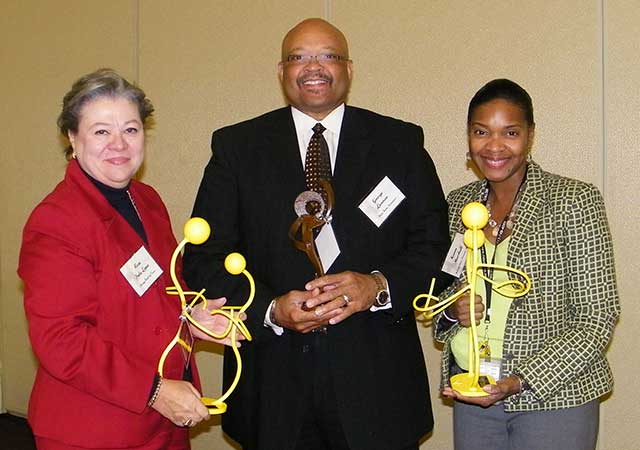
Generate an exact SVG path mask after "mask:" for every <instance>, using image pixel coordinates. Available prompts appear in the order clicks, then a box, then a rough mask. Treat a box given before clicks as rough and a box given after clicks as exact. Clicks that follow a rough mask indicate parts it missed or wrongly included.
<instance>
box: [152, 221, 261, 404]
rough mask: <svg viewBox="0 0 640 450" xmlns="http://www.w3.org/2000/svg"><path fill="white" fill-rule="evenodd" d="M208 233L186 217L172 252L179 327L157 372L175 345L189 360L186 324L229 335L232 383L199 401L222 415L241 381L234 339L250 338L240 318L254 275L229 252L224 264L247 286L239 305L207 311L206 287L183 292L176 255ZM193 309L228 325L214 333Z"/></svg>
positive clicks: (220, 337) (208, 332)
mask: <svg viewBox="0 0 640 450" xmlns="http://www.w3.org/2000/svg"><path fill="white" fill-rule="evenodd" d="M210 233H211V228H210V227H209V224H208V223H207V221H206V220H204V219H201V218H199V217H194V218H192V219H189V220H188V221H187V223H186V224H185V226H184V236H185V237H184V239H183V240H182V242H180V243H179V244H178V246H177V247H176V249H175V250H174V252H173V255H172V257H171V280H172V281H173V286H170V287H167V293H168V294H171V295H177V296H179V297H180V303H181V305H182V312H181V314H180V326H179V327H178V331H177V332H176V334H175V337H174V338H173V339H172V340H171V342H170V343H169V345H167V347H166V348H165V350H164V352H163V353H162V356H161V357H160V361H159V363H158V373H159V374H160V376H162V373H163V366H164V361H165V359H166V358H167V355H168V354H169V352H170V351H171V350H172V349H173V347H175V346H176V345H180V348H181V349H182V350H183V353H184V354H185V359H186V361H187V363H188V358H189V356H190V355H191V352H192V342H191V341H192V340H193V339H186V338H185V337H184V335H185V333H190V332H189V325H191V326H193V327H195V328H197V329H198V330H199V331H201V332H202V333H204V334H206V335H207V336H210V337H212V338H213V339H216V340H223V339H225V338H229V340H230V344H231V348H232V349H233V352H234V354H235V356H236V362H237V369H236V376H235V378H234V380H233V383H231V385H230V386H229V388H228V389H227V391H226V392H225V393H224V394H223V395H222V396H221V397H219V398H217V399H216V398H210V397H203V398H202V402H203V403H204V405H205V406H206V407H207V408H208V409H209V413H210V414H222V413H224V412H225V411H226V410H227V405H226V403H225V402H224V401H225V400H226V399H227V397H229V395H231V393H232V392H233V390H234V389H235V388H236V385H237V384H238V381H239V380H240V374H241V373H242V360H241V358H240V352H239V351H238V348H237V340H238V333H240V334H241V335H242V336H244V338H246V339H247V340H249V341H250V340H251V333H250V332H249V330H248V329H247V327H246V326H245V324H244V322H243V321H242V316H243V315H244V312H245V311H246V310H247V308H248V307H249V306H250V305H251V302H252V301H253V297H254V295H255V283H254V281H253V277H252V276H251V274H249V272H247V271H246V270H245V267H246V261H245V259H244V257H243V256H242V255H241V254H240V253H231V254H229V255H228V256H227V257H226V259H225V261H224V266H225V268H226V269H227V272H229V273H230V274H232V275H240V274H244V275H245V276H246V277H247V279H248V281H249V286H250V292H249V298H248V299H247V301H246V302H245V303H244V304H243V305H242V306H223V307H222V308H219V309H213V310H208V308H207V302H208V300H207V299H206V298H205V297H204V292H205V290H204V289H202V290H201V291H200V292H192V291H186V292H185V291H184V290H183V289H182V286H181V285H180V282H179V280H178V277H177V276H176V267H175V265H176V260H177V258H178V255H179V254H180V252H181V251H182V249H183V248H184V246H185V245H186V244H187V243H190V244H193V245H200V244H202V243H204V242H205V241H206V240H207V239H209V235H210ZM187 296H189V297H191V300H190V301H187ZM195 308H202V309H203V310H205V311H208V312H209V314H211V315H222V316H224V317H226V318H227V326H226V329H225V330H224V331H223V332H221V333H215V332H214V331H212V330H210V329H208V328H206V327H204V326H203V325H202V324H200V323H199V322H198V321H197V320H196V319H195V318H194V317H193V314H192V312H193V311H195Z"/></svg>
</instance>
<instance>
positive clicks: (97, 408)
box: [18, 161, 197, 448]
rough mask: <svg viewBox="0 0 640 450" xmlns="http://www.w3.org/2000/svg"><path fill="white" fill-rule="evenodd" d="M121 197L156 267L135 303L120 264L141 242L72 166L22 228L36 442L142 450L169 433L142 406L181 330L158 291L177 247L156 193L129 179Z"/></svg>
mask: <svg viewBox="0 0 640 450" xmlns="http://www.w3.org/2000/svg"><path fill="white" fill-rule="evenodd" d="M129 192H130V194H131V195H132V197H133V199H134V201H135V204H136V207H137V209H138V211H139V214H140V216H141V219H142V223H143V225H144V228H145V232H146V234H147V239H148V245H145V246H146V248H147V250H148V251H149V253H150V254H151V255H152V257H153V259H154V260H155V261H156V262H157V263H158V265H159V266H160V267H161V268H162V270H163V274H162V275H161V276H160V278H158V280H156V281H155V283H154V284H153V285H152V286H151V287H150V288H149V289H148V290H147V291H146V292H145V293H144V295H142V297H139V296H138V294H136V292H135V291H134V290H133V288H131V286H130V285H129V283H128V282H127V281H126V280H125V278H124V276H123V275H122V274H121V273H120V267H121V266H122V265H123V264H124V263H125V262H126V261H127V260H128V259H129V258H130V257H131V256H132V255H133V253H134V252H136V251H137V250H138V249H139V248H140V247H141V246H142V245H144V243H143V241H142V239H141V238H140V237H139V236H138V235H137V234H136V232H135V231H134V230H133V228H132V227H131V226H130V225H129V224H128V223H127V222H126V221H125V219H124V218H123V217H122V216H121V215H120V214H119V213H118V212H117V211H116V210H115V209H114V208H113V207H112V206H111V205H110V204H109V203H108V201H107V200H106V199H105V198H104V196H103V195H102V194H101V193H100V192H99V191H98V190H97V188H96V187H95V186H94V185H93V183H92V182H91V181H90V180H89V179H88V178H87V176H86V175H85V174H84V173H83V172H82V171H81V169H80V167H79V166H78V164H77V162H76V161H71V162H70V163H69V165H68V167H67V171H66V175H65V178H64V180H63V181H62V182H60V184H58V186H57V187H56V188H55V189H54V190H53V192H52V193H50V194H49V195H48V196H47V197H46V198H45V199H44V200H43V201H42V203H40V204H39V205H38V206H37V207H36V209H35V210H34V211H33V213H32V214H31V217H30V218H29V220H28V221H27V224H26V225H25V228H24V232H23V240H22V248H21V251H20V261H19V266H18V273H19V275H20V277H21V278H22V279H23V280H24V285H25V294H24V302H25V311H26V314H27V319H28V322H29V336H30V339H31V345H32V347H33V351H34V352H35V354H36V356H37V358H38V360H39V362H40V367H39V368H38V372H37V375H36V380H35V384H34V386H33V391H32V393H31V399H30V402H29V422H30V423H31V426H32V428H33V431H34V434H35V435H36V436H41V437H45V438H49V439H54V440H57V441H60V442H65V443H68V444H71V445H75V446H79V447H109V448H115V447H129V446H139V445H143V444H144V443H145V442H147V441H148V440H149V439H151V438H152V437H153V436H155V435H157V434H158V433H161V432H163V431H168V430H171V429H173V427H174V425H173V424H172V423H171V422H170V421H169V420H168V419H165V418H164V417H162V416H161V415H160V414H158V413H157V412H156V411H155V410H153V409H152V408H149V407H147V406H146V405H147V401H148V400H149V394H150V391H151V387H152V384H153V378H154V374H155V373H156V369H157V364H158V359H159V358H160V355H161V354H162V351H163V350H164V348H165V346H166V345H167V343H168V342H170V341H171V339H172V337H173V336H174V335H175V333H176V331H177V329H178V326H179V320H178V316H179V313H180V302H179V300H178V298H177V297H175V296H168V295H166V294H165V287H166V286H169V285H170V284H172V283H171V278H170V274H169V263H170V259H171V254H172V252H173V250H174V248H175V246H176V241H175V238H174V235H173V232H172V230H171V223H170V220H169V215H168V214H167V210H166V208H165V206H164V204H163V203H162V200H161V199H160V197H159V196H158V194H157V192H155V191H154V190H153V189H152V188H151V187H149V186H147V185H145V184H142V183H139V182H136V181H132V182H131V185H130V188H129ZM183 368H184V362H183V357H182V354H181V352H180V350H178V349H174V350H173V351H172V352H171V354H170V356H169V358H168V359H167V362H166V365H165V373H164V374H165V377H167V378H173V379H181V378H182V373H183ZM194 369H195V367H194ZM194 372H195V370H194ZM195 375H196V379H197V374H195Z"/></svg>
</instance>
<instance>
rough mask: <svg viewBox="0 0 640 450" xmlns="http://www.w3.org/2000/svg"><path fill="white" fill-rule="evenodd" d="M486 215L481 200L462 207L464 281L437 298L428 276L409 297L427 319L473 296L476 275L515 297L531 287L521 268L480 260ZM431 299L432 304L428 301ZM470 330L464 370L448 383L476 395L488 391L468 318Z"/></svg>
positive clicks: (475, 335)
mask: <svg viewBox="0 0 640 450" xmlns="http://www.w3.org/2000/svg"><path fill="white" fill-rule="evenodd" d="M488 219H489V213H488V211H487V209H486V207H485V206H484V205H483V204H482V203H478V202H472V203H469V204H467V205H466V206H465V207H464V208H463V210H462V222H463V223H464V225H465V227H467V231H466V232H465V234H464V243H465V246H466V247H467V249H468V251H467V258H466V267H465V269H466V274H467V282H468V284H467V285H466V286H464V287H463V288H461V289H459V290H457V291H455V292H454V293H452V294H451V295H450V296H448V297H447V298H444V299H442V300H439V299H438V297H436V296H435V295H433V288H434V284H435V279H433V280H431V286H430V288H429V292H428V293H427V294H419V295H417V296H416V297H415V298H414V299H413V307H414V308H415V310H416V311H418V312H422V313H423V314H424V316H425V317H426V318H428V319H430V318H432V317H433V316H435V315H436V314H439V313H440V312H442V311H444V310H445V309H446V308H448V307H449V306H450V305H452V304H453V303H455V302H456V301H457V300H459V299H460V298H462V297H463V296H464V295H465V294H466V293H467V292H468V293H469V298H475V294H476V282H477V279H478V278H480V279H482V280H485V281H487V282H488V283H489V284H490V285H491V289H492V290H494V291H496V292H498V293H499V294H501V295H503V296H504V297H510V298H516V297H522V296H523V295H526V294H527V293H528V292H529V290H530V289H531V279H530V278H529V277H528V276H527V274H526V273H524V272H523V271H521V270H518V269H515V268H513V267H509V266H501V265H497V264H483V263H480V257H479V248H480V247H482V246H483V245H484V241H485V236H484V233H483V231H482V229H483V228H484V226H485V225H486V224H487V221H488ZM483 268H491V269H493V270H499V271H504V272H507V273H510V274H514V275H517V276H518V277H520V278H521V279H522V280H524V281H522V280H520V279H509V280H507V281H502V282H496V281H494V280H492V279H491V278H489V277H487V276H485V275H484V274H483V271H482V269H483ZM423 299H426V303H425V304H424V306H419V305H418V303H421V301H422V300H423ZM431 302H434V303H433V304H430V303H431ZM469 313H470V317H475V302H473V301H470V302H469ZM470 328H471V332H470V333H469V360H468V367H469V372H468V373H461V374H458V375H454V376H453V377H451V387H452V388H453V389H454V390H456V391H458V392H460V393H461V394H463V395H466V396H470V397H480V396H485V395H488V394H487V393H486V392H485V391H484V390H483V389H482V387H481V386H480V385H479V383H478V378H479V376H480V351H479V348H478V330H477V327H476V323H475V321H474V320H472V321H471V327H470ZM486 377H487V379H488V381H489V383H493V384H495V380H493V378H491V377H490V376H488V375H487V376H486Z"/></svg>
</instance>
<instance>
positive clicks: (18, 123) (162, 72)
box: [0, 0, 640, 450]
mask: <svg viewBox="0 0 640 450" xmlns="http://www.w3.org/2000/svg"><path fill="white" fill-rule="evenodd" d="M0 12H1V14H0V46H1V47H0V50H1V51H0V58H1V60H0V67H2V68H3V76H2V80H3V83H0V89H1V91H0V94H2V97H1V98H2V99H3V102H2V103H3V107H2V108H1V109H0V120H1V121H0V123H2V124H3V126H2V127H1V128H0V133H1V134H0V136H1V138H2V139H0V145H1V146H2V151H1V152H0V154H1V155H2V160H1V161H2V167H3V169H4V172H5V175H4V177H3V178H2V181H1V183H2V191H1V193H0V198H1V199H2V205H3V206H4V210H3V212H4V214H2V216H1V219H0V220H2V235H1V237H0V276H1V279H0V280H1V282H0V294H1V296H0V333H1V334H0V363H1V364H0V371H1V372H0V375H1V376H0V381H1V382H0V384H1V388H2V397H3V398H2V400H3V403H2V406H3V407H4V408H6V409H8V410H10V411H12V412H15V413H22V414H24V413H25V411H26V407H27V401H28V395H29V390H30V386H31V382H32V380H33V373H34V360H33V357H32V355H31V353H30V350H29V344H28V339H27V336H26V326H25V321H24V317H23V310H22V303H21V288H20V282H19V280H18V278H17V276H16V274H15V268H16V262H17V254H18V249H19V243H20V230H21V228H22V226H23V224H24V221H25V220H26V217H27V215H28V213H29V212H30V210H31V209H32V208H33V207H34V206H35V204H36V203H37V202H38V201H39V200H40V199H41V198H42V197H43V196H44V195H45V194H46V193H47V192H48V191H50V190H51V189H52V187H53V186H54V184H55V183H56V182H57V181H58V180H59V179H60V178H61V176H62V173H63V168H64V161H63V159H62V157H61V154H60V151H61V146H60V143H59V140H58V137H57V135H56V130H55V118H56V116H57V113H58V110H59V105H60V102H61V97H62V95H63V94H64V93H65V92H66V90H67V89H68V87H69V85H70V83H71V82H72V81H73V80H74V79H75V78H77V77H78V76H80V75H81V74H83V73H85V72H87V71H89V70H92V69H94V68H97V67H100V66H112V67H115V68H116V69H118V70H120V71H121V72H122V73H123V74H124V75H125V76H128V77H131V78H133V79H137V80H138V81H139V83H140V84H141V86H142V87H143V88H144V89H145V90H146V91H147V93H148V94H149V96H150V97H151V98H152V100H153V101H154V103H155V106H156V107H157V115H156V122H157V126H156V128H155V129H154V130H152V131H151V133H150V134H149V140H148V155H147V162H146V165H145V170H144V172H143V174H142V178H143V180H144V181H146V182H148V183H150V184H152V185H154V186H155V187H156V188H157V189H158V190H159V191H160V193H161V195H162V196H163V198H164V199H165V202H166V203H167V206H168V208H169V211H170V212H171V215H172V219H173V222H174V227H175V229H176V230H177V232H178V233H180V229H181V228H182V223H183V222H184V221H185V220H186V219H187V218H188V216H189V212H190V210H191V205H192V202H193V198H194V195H195V192H196V189H197V186H198V183H199V181H200V177H201V174H202V168H203V166H204V164H205V162H206V161H207V159H208V156H209V149H208V145H209V139H210V132H211V131H212V130H213V129H215V128H218V127H220V126H223V125H225V124H229V123H233V122H236V121H239V120H242V119H245V118H249V117H252V116H254V115H256V114H259V113H261V112H263V111H266V110H269V109H273V108H275V107H278V106H280V105H281V104H282V97H281V94H280V91H279V88H278V84H277V77H276V63H277V60H278V57H279V42H280V39H281V37H282V35H283V34H284V32H286V30H287V29H288V28H290V27H291V26H292V25H293V24H295V23H296V22H297V21H298V20H300V19H301V18H304V17H307V16H320V17H325V18H328V19H330V20H332V21H334V22H335V23H336V25H338V26H339V27H340V28H342V29H343V30H344V31H345V33H346V34H347V37H348V38H349V40H350V44H351V54H352V57H353V59H354V64H355V79H354V85H353V90H352V95H351V99H350V101H351V103H352V104H356V105H359V106H364V107H368V108H372V109H375V110H377V111H379V112H382V113H385V114H389V115H393V116H397V117H400V118H404V119H406V120H410V121H413V122H416V123H418V124H420V125H422V126H423V127H424V129H425V135H426V146H427V147H428V149H429V150H430V152H431V154H432V156H433V158H434V160H435V161H436V164H437V166H438V168H439V172H440V175H441V178H442V181H443V184H444V187H445V190H446V191H449V190H451V189H452V188H454V187H456V186H459V185H461V184H463V183H465V182H467V181H469V180H471V179H472V174H471V173H470V172H468V171H466V170H465V165H464V153H465V152H466V143H465V136H464V128H465V116H466V106H467V104H468V101H469V99H470V97H471V96H472V95H473V93H474V92H475V91H476V90H477V89H478V88H479V87H480V86H481V85H482V84H483V83H484V82H486V81H488V80H489V79H492V78H496V77H509V78H512V79H514V80H516V81H518V82H519V83H521V84H522V85H524V86H525V87H526V88H527V89H528V91H529V92H530V94H531V95H532V97H533V100H534V106H535V108H536V122H537V137H536V145H535V149H534V152H535V153H534V155H535V157H536V159H537V160H538V161H539V162H540V163H541V164H542V165H543V166H544V167H546V168H547V169H550V170H552V171H555V172H559V173H562V174H565V175H569V176H573V177H578V178H581V179H584V180H587V181H590V182H593V183H595V184H596V185H597V186H599V187H600V188H601V189H602V190H603V192H604V195H605V198H606V201H607V206H608V213H609V220H610V223H611V227H612V231H613V234H614V239H615V244H616V257H617V258H616V259H617V262H618V274H619V283H620V291H621V295H622V302H623V308H624V310H623V318H622V320H621V322H620V324H619V325H618V327H617V329H616V332H615V336H614V341H613V344H612V346H611V349H610V351H609V356H610V360H611V362H612V365H613V369H614V373H615V376H616V382H617V385H616V392H615V393H614V394H613V395H612V396H611V398H609V399H608V400H607V401H605V402H604V404H603V409H602V420H601V422H602V425H601V434H600V446H599V448H600V450H632V449H635V448H639V446H638V444H637V443H636V441H637V439H636V433H634V432H633V430H634V426H637V425H636V424H637V423H638V422H639V421H640V406H638V403H639V402H640V395H639V394H638V392H637V390H634V389H633V387H635V383H634V381H635V377H634V376H633V375H634V371H638V370H640V367H639V365H638V358H637V356H636V354H637V349H636V346H635V345H634V344H635V341H634V339H633V338H634V334H633V332H634V326H633V322H634V320H639V319H640V306H637V305H638V303H637V302H633V301H628V300H633V299H634V295H633V293H634V292H633V284H632V283H633V275H632V274H633V273H636V271H637V270H638V269H640V267H638V262H637V260H636V259H634V256H636V254H637V253H638V251H640V244H639V243H638V241H637V238H636V234H637V231H638V225H637V224H638V219H639V217H638V216H639V213H638V211H639V210H640V204H639V202H638V194H637V192H638V191H639V190H640V182H638V181H637V174H638V173H640V167H639V165H640V158H639V157H638V151H637V150H638V142H640V132H639V131H638V127H637V126H636V124H637V122H638V118H639V117H638V111H639V110H640V100H639V96H638V89H637V86H638V85H639V84H640V66H639V65H638V64H637V57H636V55H637V49H638V48H640V37H639V36H640V34H639V33H638V23H640V3H638V2H637V0H626V1H625V0H615V1H613V0H612V1H590V2H585V1H584V0H567V1H548V0H530V1H527V2H524V1H513V0H512V1H503V2H493V1H461V0H457V1H453V0H430V1H428V2H427V1H424V0H402V1H400V2H383V1H378V2H372V1H365V0H349V1H346V0H324V1H322V0H305V1H269V2H267V1H251V0H241V1H233V2H232V1H222V0H216V1H214V0H199V1H189V2H174V1H171V0H138V1H135V0H113V1H110V2H108V6H107V7H105V4H104V3H98V2H86V1H80V0H67V1H65V2H53V1H49V2H47V1H44V0H42V1H37V0H4V1H3V5H2V10H1V11H0ZM634 238H636V239H634ZM634 269H635V271H634ZM54 300H55V299H52V301H54ZM422 341H423V346H424V349H425V354H426V358H427V365H428V367H429V369H430V370H429V372H430V378H431V380H432V386H434V387H435V385H436V382H437V375H436V372H437V370H436V369H437V360H438V352H437V350H436V349H435V347H434V345H433V344H432V341H431V337H430V330H429V329H427V328H425V329H423V331H422ZM198 358H199V361H200V365H201V371H202V373H203V378H204V380H205V392H207V393H209V394H215V393H217V392H219V386H220V382H219V375H220V361H221V357H220V355H219V353H216V352H215V351H214V352H210V353H207V352H199V355H198ZM629 387H632V388H631V389H630V388H629ZM433 394H434V395H433V402H434V407H435V411H436V420H437V424H436V429H435V432H434V434H433V436H432V437H431V438H430V439H429V440H428V441H427V442H426V443H425V445H424V446H423V447H424V448H434V449H447V448H451V447H452V445H451V438H450V429H451V426H450V422H451V417H450V416H451V409H450V407H449V406H446V405H444V404H443V403H442V402H441V400H440V399H439V398H438V396H437V395H436V394H437V393H435V392H434V393H433ZM218 423H219V421H218V419H214V420H213V421H212V422H211V424H210V425H209V426H208V427H203V428H202V429H199V430H198V431H197V433H196V436H195V437H194V448H195V449H204V448H216V449H218V448H220V449H223V448H232V447H231V446H230V445H229V444H227V443H224V441H223V438H222V436H221V432H220V429H219V426H218Z"/></svg>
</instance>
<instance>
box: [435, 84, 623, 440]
mask: <svg viewBox="0 0 640 450" xmlns="http://www.w3.org/2000/svg"><path fill="white" fill-rule="evenodd" d="M467 127H468V141H469V153H468V155H467V157H468V159H469V161H470V162H471V163H472V164H473V165H474V166H475V168H477V169H478V171H479V172H480V173H481V174H482V176H483V178H484V179H483V180H481V181H477V182H474V183H471V184H468V185H466V186H464V187H462V188H460V189H457V190H455V191H453V192H451V193H450V194H449V196H448V199H447V200H448V202H449V221H450V228H449V229H450V234H451V237H452V238H453V236H454V235H455V234H456V233H462V232H464V226H463V224H462V223H461V219H460V213H461V210H462V208H463V207H464V206H465V205H466V204H467V203H469V202H471V201H480V202H483V203H484V204H485V205H486V206H487V208H488V209H489V214H490V220H489V223H488V224H487V226H486V227H485V229H484V233H485V236H486V238H487V241H488V242H486V243H485V245H484V247H483V248H482V249H481V255H482V259H483V261H484V262H494V263H495V264H503V265H504V264H506V265H508V266H510V267H514V268H517V269H520V270H522V271H524V272H525V273H527V274H528V275H529V276H530V277H531V280H532V288H531V291H530V292H529V293H528V294H527V295H526V296H524V297H521V298H518V299H509V298H505V297H502V296H500V295H499V294H498V293H497V292H495V291H493V292H491V289H488V290H487V289H486V287H485V282H484V281H482V280H479V283H478V286H477V288H478V290H477V292H479V293H480V294H482V295H478V296H476V299H475V306H476V308H475V311H476V315H475V318H474V320H475V321H476V323H477V324H478V336H479V342H480V352H481V355H482V368H481V372H483V373H490V374H493V375H495V378H496V380H497V384H495V385H487V386H485V387H484V390H485V391H486V392H487V393H488V394H489V395H488V396H486V397H474V398H470V397H464V396H462V395H460V394H459V393H458V392H455V391H453V390H452V389H451V387H450V385H449V377H450V376H451V375H453V374H455V373H456V372H461V371H466V370H467V369H468V367H465V366H466V364H467V363H466V361H467V356H468V349H467V336H468V334H467V333H468V332H469V328H468V327H470V325H471V322H470V315H469V298H468V296H467V298H463V299H461V300H459V301H458V302H456V303H454V305H452V306H451V307H449V308H448V309H447V310H446V311H445V312H444V313H442V314H440V315H439V316H437V317H436V319H435V324H436V326H435V337H436V339H437V340H438V341H441V342H443V343H444V351H443V357H442V380H443V385H442V393H443V395H444V396H447V397H452V398H454V399H455V400H456V401H455V405H454V441H455V448H456V449H457V450H466V449H474V450H475V449H494V450H499V449H505V450H507V449H518V450H527V449H531V450H534V449H535V450H547V449H562V450H567V449H585V450H586V449H593V448H594V447H595V443H596V439H597V433H598V419H599V397H601V396H602V395H604V394H606V393H608V392H610V391H611V389H612V386H613V377H612V374H611V370H610V368H609V365H608V363H607V360H606V358H605V354H604V353H605V349H606V347H607V344H608V343H609V339H610V337H611V333H612V330H613V327H614V324H615V322H616V320H617V317H618V315H619V312H620V306H619V302H618V293H617V288H616V277H615V268H614V260H613V249H612V242H611V235H610V233H609V227H608V224H607V218H606V214H605V208H604V202H603V198H602V196H601V194H600V193H599V192H598V190H597V189H596V188H595V187H594V186H592V185H590V184H587V183H584V182H581V181H577V180H572V179H569V178H565V177H561V176H558V175H554V174H551V173H548V172H545V171H544V170H542V169H541V168H540V166H538V165H537V164H536V163H534V162H533V161H532V160H531V156H530V151H531V145H532V143H533V137H534V130H535V123H534V120H533V106H532V102H531V98H530V97H529V95H528V94H527V92H526V91H525V90H524V89H523V88H522V87H520V86H519V85H517V84H516V83H514V82H512V81H510V80H504V79H499V80H493V81H491V82H489V83H488V84H486V85H485V86H484V87H482V88H481V89H480V90H479V91H478V92H477V93H476V95H475V96H474V97H473V99H472V100H471V103H470V105H469V111H468V117H467ZM486 275H489V276H492V277H493V278H494V280H501V279H506V274H504V273H502V272H500V271H495V273H486ZM501 277H502V278H501ZM465 282H466V278H465V275H464V274H462V275H461V277H460V279H459V280H458V283H456V286H452V287H451V288H450V289H449V290H448V291H447V292H445V293H444V294H443V295H447V294H448V292H452V291H453V290H455V289H457V288H458V287H459V286H460V284H461V283H465ZM487 291H489V295H487V294H486V293H485V292H487Z"/></svg>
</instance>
